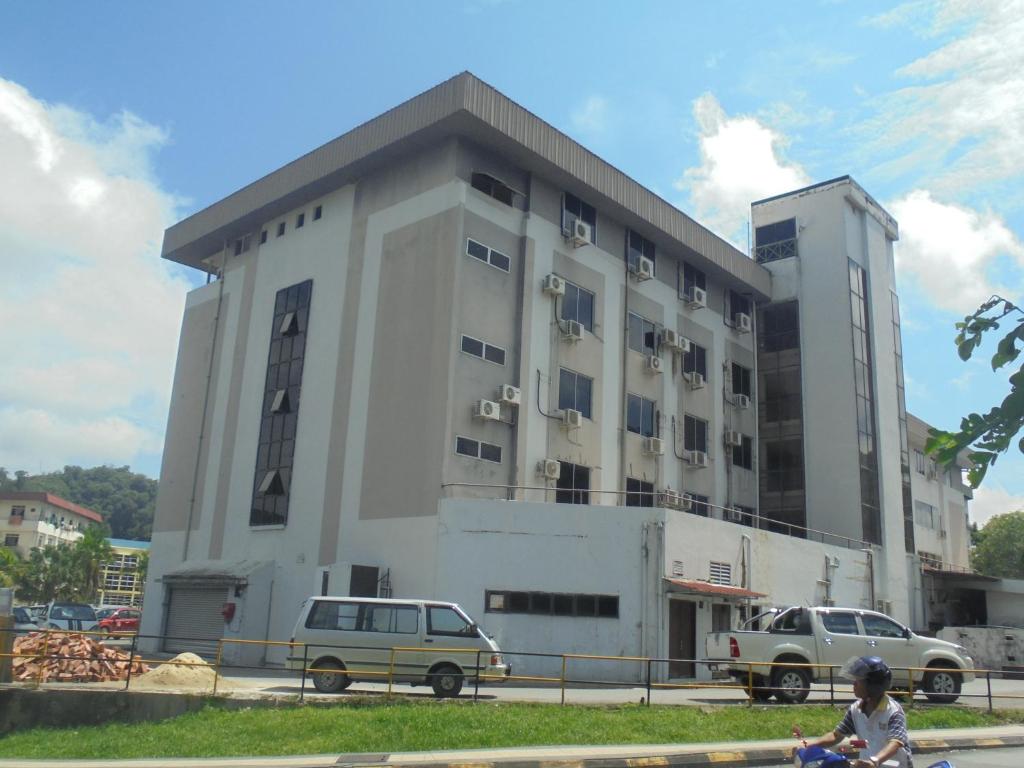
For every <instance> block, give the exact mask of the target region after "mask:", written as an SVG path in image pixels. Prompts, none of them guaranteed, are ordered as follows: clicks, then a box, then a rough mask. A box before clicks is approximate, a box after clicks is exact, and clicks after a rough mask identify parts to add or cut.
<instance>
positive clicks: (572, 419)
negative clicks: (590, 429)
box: [562, 408, 583, 427]
mask: <svg viewBox="0 0 1024 768" xmlns="http://www.w3.org/2000/svg"><path fill="white" fill-rule="evenodd" d="M562 424H563V425H564V426H566V427H582V426H583V412H582V411H576V410H573V409H572V408H566V409H565V410H564V411H562Z"/></svg>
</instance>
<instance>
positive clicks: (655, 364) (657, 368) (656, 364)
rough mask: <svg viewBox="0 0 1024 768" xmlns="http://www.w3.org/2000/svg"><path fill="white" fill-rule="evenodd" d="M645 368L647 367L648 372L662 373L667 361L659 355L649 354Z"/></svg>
mask: <svg viewBox="0 0 1024 768" xmlns="http://www.w3.org/2000/svg"><path fill="white" fill-rule="evenodd" d="M644 368H646V369H647V372H648V373H661V372H662V371H663V370H665V361H664V360H662V359H661V358H660V357H658V356H657V355H648V356H647V361H646V362H645V363H644Z"/></svg>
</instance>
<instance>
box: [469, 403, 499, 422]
mask: <svg viewBox="0 0 1024 768" xmlns="http://www.w3.org/2000/svg"><path fill="white" fill-rule="evenodd" d="M473 416H474V417H475V418H478V419H486V420H487V421H498V420H500V419H501V406H500V405H498V404H497V403H495V402H494V401H492V400H477V401H476V402H475V403H474V404H473Z"/></svg>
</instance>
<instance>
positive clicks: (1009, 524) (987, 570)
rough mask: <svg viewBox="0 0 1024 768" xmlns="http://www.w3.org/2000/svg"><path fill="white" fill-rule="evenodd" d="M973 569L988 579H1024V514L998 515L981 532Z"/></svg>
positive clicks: (972, 560) (974, 553)
mask: <svg viewBox="0 0 1024 768" xmlns="http://www.w3.org/2000/svg"><path fill="white" fill-rule="evenodd" d="M971 567H972V568H973V569H974V570H975V571H978V572H979V573H984V574H986V575H988V576H1002V577H1003V578H1006V579H1024V511H1017V512H1008V513H1007V514H1005V515H996V516H995V517H993V518H992V519H991V520H989V521H988V522H987V523H985V525H984V527H982V528H981V530H979V531H978V543H977V545H976V546H975V547H974V550H973V551H972V552H971Z"/></svg>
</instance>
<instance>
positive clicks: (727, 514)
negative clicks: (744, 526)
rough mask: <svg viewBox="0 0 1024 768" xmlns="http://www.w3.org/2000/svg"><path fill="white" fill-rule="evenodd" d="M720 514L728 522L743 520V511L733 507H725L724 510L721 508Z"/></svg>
mask: <svg viewBox="0 0 1024 768" xmlns="http://www.w3.org/2000/svg"><path fill="white" fill-rule="evenodd" d="M722 516H723V517H724V518H725V519H726V520H728V521H729V522H730V523H742V522H743V512H741V511H740V510H738V509H736V508H735V507H726V508H725V509H724V510H722Z"/></svg>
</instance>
